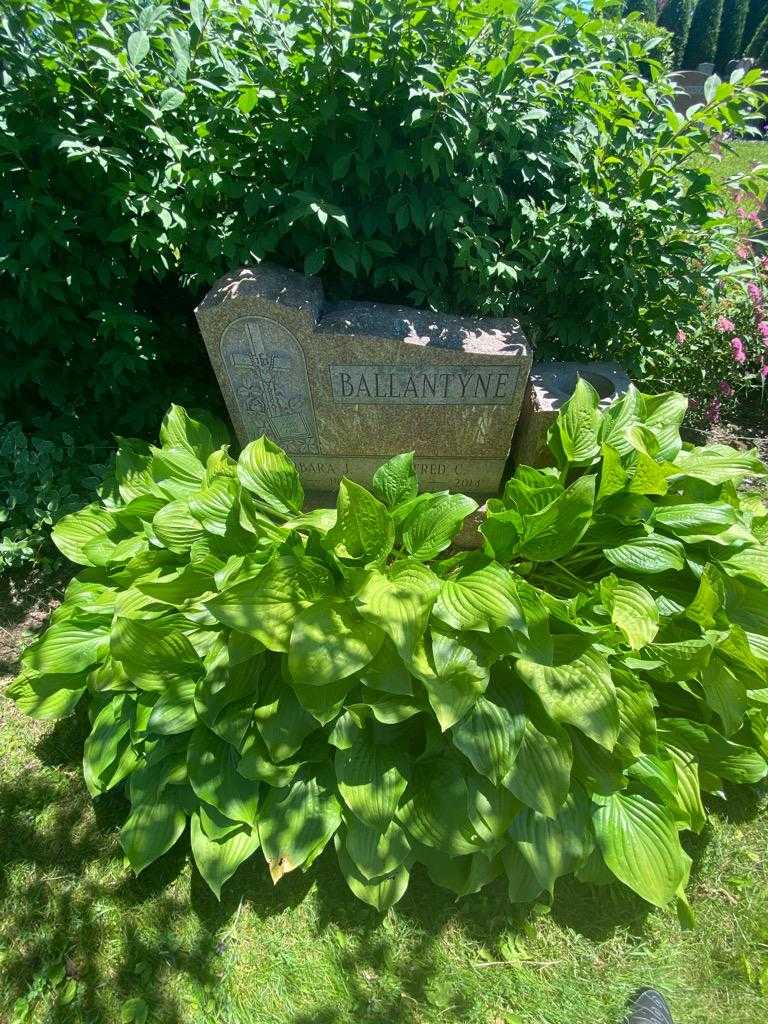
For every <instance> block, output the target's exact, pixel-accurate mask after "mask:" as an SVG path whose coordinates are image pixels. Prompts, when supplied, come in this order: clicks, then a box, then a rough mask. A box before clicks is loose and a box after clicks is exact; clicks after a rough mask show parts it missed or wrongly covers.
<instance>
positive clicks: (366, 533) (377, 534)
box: [327, 477, 395, 565]
mask: <svg viewBox="0 0 768 1024" xmlns="http://www.w3.org/2000/svg"><path fill="white" fill-rule="evenodd" d="M336 513H337V517H336V525H335V526H334V528H333V529H332V530H331V531H330V532H329V533H328V535H327V539H328V542H329V543H330V544H332V545H334V547H335V550H336V552H337V553H338V554H339V555H340V556H341V557H342V558H353V559H360V560H364V561H365V563H366V565H375V564H377V563H381V562H383V561H384V559H385V558H386V557H387V555H388V554H389V553H390V551H391V550H392V545H393V544H394V542H395V523H394V520H393V519H392V516H391V515H390V513H389V511H388V510H387V508H386V506H385V505H383V504H382V503H381V502H380V501H379V500H378V499H377V498H374V496H373V495H372V494H371V493H370V491H367V490H366V489H365V488H364V487H361V486H360V484H356V483H354V481H352V480H347V478H346V477H344V479H343V480H342V481H341V483H340V484H339V496H338V499H337V502H336Z"/></svg>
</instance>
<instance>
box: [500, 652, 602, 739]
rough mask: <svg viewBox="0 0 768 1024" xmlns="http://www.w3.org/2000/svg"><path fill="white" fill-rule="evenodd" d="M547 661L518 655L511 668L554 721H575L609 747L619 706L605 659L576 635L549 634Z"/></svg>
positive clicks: (576, 724)
mask: <svg viewBox="0 0 768 1024" xmlns="http://www.w3.org/2000/svg"><path fill="white" fill-rule="evenodd" d="M552 645H553V655H552V660H551V663H545V662H543V661H541V662H539V661H534V660H531V659H530V658H520V659H519V660H518V661H517V662H516V665H515V668H516V670H517V672H518V674H519V675H520V677H521V678H522V679H523V681H524V682H525V683H527V684H528V686H530V688H531V689H532V690H533V691H534V693H535V694H536V695H537V696H538V698H539V700H540V701H541V702H542V704H543V705H544V708H545V710H546V711H547V713H548V714H549V715H550V716H551V717H552V718H554V719H555V721H557V722H564V723H567V724H569V725H575V726H576V728H577V729H581V731H582V732H583V733H585V734H586V735H587V736H589V737H590V738H591V739H593V740H595V741H596V742H597V743H600V744H601V745H602V746H604V747H607V748H608V749H611V748H612V747H613V744H614V743H615V742H616V737H617V735H618V732H619V709H618V705H617V703H616V691H615V689H614V685H613V680H612V678H611V670H610V667H609V665H608V662H607V661H606V660H605V658H604V657H603V655H602V654H600V653H599V651H597V650H595V649H594V648H591V649H589V648H588V649H587V650H583V648H582V647H581V644H580V642H579V640H578V639H577V638H574V637H571V636H554V637H552Z"/></svg>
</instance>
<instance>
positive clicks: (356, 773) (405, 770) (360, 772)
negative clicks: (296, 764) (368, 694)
mask: <svg viewBox="0 0 768 1024" xmlns="http://www.w3.org/2000/svg"><path fill="white" fill-rule="evenodd" d="M409 774H410V766H409V763H408V758H407V756H406V755H405V754H404V753H402V752H401V751H399V750H398V748H397V747H395V746H388V745H386V746H385V745H384V744H377V743H375V742H374V741H373V739H372V738H371V737H370V736H369V735H368V733H367V732H365V731H360V733H359V735H358V736H357V737H356V739H355V742H354V743H353V744H352V746H350V747H346V748H343V749H338V750H337V751H336V780H337V783H338V787H339V793H340V794H341V797H342V799H343V801H344V803H345V804H346V805H347V807H349V809H350V810H351V811H352V813H353V814H354V815H356V816H357V817H358V818H359V819H360V820H361V821H362V822H364V824H366V825H368V826H370V828H373V829H376V830H378V831H379V832H383V831H384V830H385V829H386V828H387V826H388V825H389V823H390V822H391V821H392V818H393V817H394V816H395V813H396V811H397V807H398V804H399V802H400V798H401V797H402V795H403V793H404V792H405V787H406V786H407V785H408V776H409Z"/></svg>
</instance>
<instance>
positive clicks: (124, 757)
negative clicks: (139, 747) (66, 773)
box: [83, 694, 136, 796]
mask: <svg viewBox="0 0 768 1024" xmlns="http://www.w3.org/2000/svg"><path fill="white" fill-rule="evenodd" d="M133 709H134V705H133V702H132V700H131V699H130V698H129V697H127V696H126V695H125V694H119V695H118V696H116V697H114V698H113V699H112V700H110V701H109V703H108V704H105V705H104V707H103V708H102V709H101V710H100V711H99V713H98V714H97V715H96V717H95V718H94V720H93V724H92V726H91V732H90V734H89V736H88V738H87V739H86V741H85V746H84V748H83V775H84V777H85V784H86V786H87V787H88V792H89V793H90V794H91V796H97V795H98V794H99V793H104V792H106V791H107V790H108V789H112V787H113V786H116V785H117V784H118V782H122V780H123V779H124V778H125V777H126V776H127V775H129V774H130V772H131V771H133V769H134V767H135V765H136V755H135V753H134V751H133V748H132V746H131V737H130V730H131V715H132V713H133Z"/></svg>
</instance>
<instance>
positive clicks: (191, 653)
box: [110, 618, 202, 691]
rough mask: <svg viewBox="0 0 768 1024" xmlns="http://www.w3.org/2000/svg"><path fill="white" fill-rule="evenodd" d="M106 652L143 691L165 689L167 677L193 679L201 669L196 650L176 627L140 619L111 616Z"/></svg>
mask: <svg viewBox="0 0 768 1024" xmlns="http://www.w3.org/2000/svg"><path fill="white" fill-rule="evenodd" d="M110 653H111V655H112V657H113V658H114V659H115V660H116V661H119V662H122V665H123V668H124V669H125V672H126V673H127V675H128V677H129V679H130V680H131V681H132V682H133V683H135V684H136V686H138V687H140V688H141V689H144V690H161V691H162V690H165V688H166V687H167V686H168V682H169V679H176V680H178V679H189V678H196V677H197V676H198V675H199V674H200V672H201V670H202V664H201V662H200V658H199V657H198V655H197V652H196V651H195V649H194V647H193V646H192V644H191V643H190V642H189V640H188V639H187V638H186V636H184V634H183V633H182V632H181V631H180V630H178V629H174V628H173V627H172V626H170V627H169V626H167V625H165V624H160V623H156V622H152V621H145V620H142V619H126V618H116V619H115V621H114V623H113V625H112V633H111V637H110Z"/></svg>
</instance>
